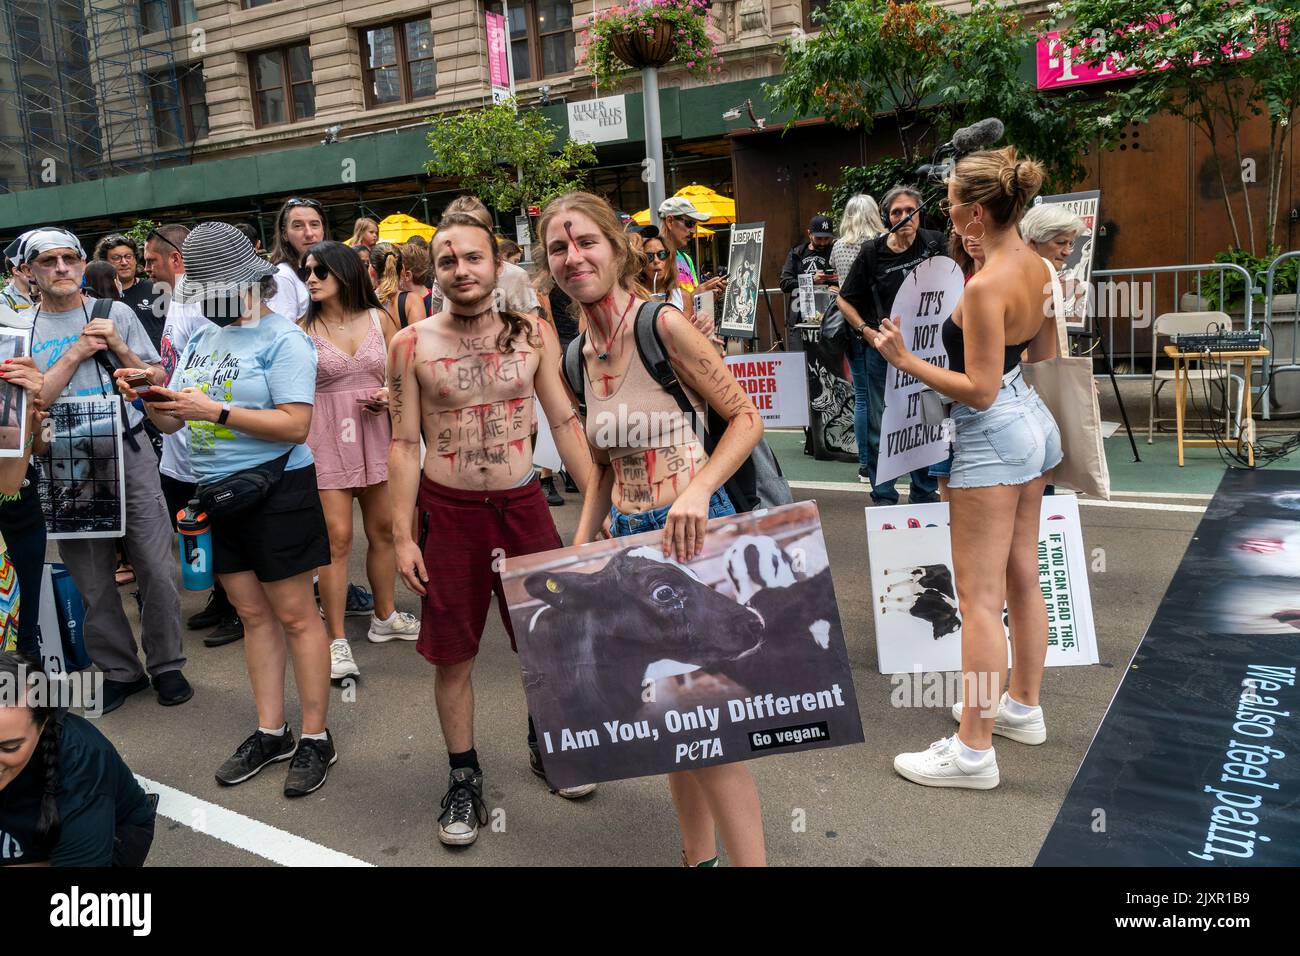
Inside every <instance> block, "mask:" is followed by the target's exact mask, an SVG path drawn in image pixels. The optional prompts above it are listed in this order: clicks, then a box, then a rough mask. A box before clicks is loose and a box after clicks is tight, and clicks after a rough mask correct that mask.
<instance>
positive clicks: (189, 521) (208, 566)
mask: <svg viewBox="0 0 1300 956" xmlns="http://www.w3.org/2000/svg"><path fill="white" fill-rule="evenodd" d="M176 528H177V535H176V538H177V540H178V541H179V543H180V548H181V584H182V585H183V586H184V588H185V590H187V591H210V590H212V583H213V577H212V530H211V526H210V525H209V523H208V515H207V512H205V511H201V510H199V499H198V498H191V499H190V503H189V504H188V505H186V506H185V510H184V511H179V512H177V513H176Z"/></svg>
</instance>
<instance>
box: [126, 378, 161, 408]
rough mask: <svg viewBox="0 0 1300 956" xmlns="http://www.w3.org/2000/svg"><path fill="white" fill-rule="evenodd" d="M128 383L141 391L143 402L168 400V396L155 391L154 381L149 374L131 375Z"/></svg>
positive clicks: (137, 390)
mask: <svg viewBox="0 0 1300 956" xmlns="http://www.w3.org/2000/svg"><path fill="white" fill-rule="evenodd" d="M126 384H128V385H130V386H131V387H132V388H133V389H135V390H136V392H138V393H139V395H140V401H142V402H165V401H167V398H166V396H163V395H159V394H158V393H157V392H155V391H153V382H152V381H151V380H150V378H149V376H148V375H134V376H130V377H128V378H127V380H126Z"/></svg>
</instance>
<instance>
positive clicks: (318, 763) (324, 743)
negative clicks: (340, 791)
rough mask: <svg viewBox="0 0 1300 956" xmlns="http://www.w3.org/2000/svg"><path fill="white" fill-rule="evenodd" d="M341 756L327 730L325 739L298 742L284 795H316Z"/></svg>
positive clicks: (309, 739)
mask: <svg viewBox="0 0 1300 956" xmlns="http://www.w3.org/2000/svg"><path fill="white" fill-rule="evenodd" d="M338 759H339V755H338V752H337V751H336V750H335V749H334V738H333V737H332V736H330V732H329V730H328V729H327V730H326V731H325V739H324V740H317V739H316V738H314V737H303V738H302V739H301V740H299V741H298V749H297V750H296V751H295V752H294V755H293V760H292V761H291V762H290V763H289V774H288V776H286V777H285V778H284V795H285V796H286V797H305V796H307V794H309V793H314V792H315V791H317V790H319V789H320V788H321V787H322V786H324V784H325V778H326V777H328V776H329V772H330V767H332V766H333V765H334V764H336V763H337V762H338Z"/></svg>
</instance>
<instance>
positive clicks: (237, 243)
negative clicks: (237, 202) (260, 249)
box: [175, 222, 275, 302]
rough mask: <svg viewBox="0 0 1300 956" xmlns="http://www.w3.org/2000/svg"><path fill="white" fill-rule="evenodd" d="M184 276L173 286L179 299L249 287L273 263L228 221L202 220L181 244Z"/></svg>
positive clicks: (272, 271)
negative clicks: (263, 256) (262, 255)
mask: <svg viewBox="0 0 1300 956" xmlns="http://www.w3.org/2000/svg"><path fill="white" fill-rule="evenodd" d="M181 255H182V256H184V258H185V278H184V280H183V281H181V282H180V284H179V285H178V286H177V288H176V293H175V298H176V301H178V302H197V301H199V300H201V299H203V298H206V297H210V296H214V295H224V294H227V293H231V292H242V291H244V290H245V289H251V288H253V287H254V286H256V285H257V284H258V283H259V282H261V281H262V280H263V279H265V278H266V277H267V276H273V275H275V266H273V265H271V264H270V263H269V262H267V261H266V260H265V259H263V258H262V257H261V256H259V255H258V254H257V251H256V250H255V249H254V248H253V244H252V243H251V242H249V241H248V239H247V237H245V236H244V234H243V233H242V232H240V231H239V230H238V229H236V228H235V227H234V226H232V225H230V223H228V222H201V223H199V224H198V225H197V226H195V227H194V228H193V229H191V230H190V234H189V235H188V236H187V237H186V239H185V242H184V244H183V245H182V248H181Z"/></svg>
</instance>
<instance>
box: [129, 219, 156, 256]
mask: <svg viewBox="0 0 1300 956" xmlns="http://www.w3.org/2000/svg"><path fill="white" fill-rule="evenodd" d="M158 225H159V223H156V222H154V221H153V220H152V219H137V220H136V221H135V225H133V226H132V227H131V228H130V229H128V230H127V231H126V232H125V233H123V235H125V236H126V237H127V238H128V239H130V240H131V241H133V242H134V243H135V247H136V248H137V249H139V250H140V255H142V256H143V255H144V243H145V240H146V239H147V238H148V237H149V232H150V230H152V229H157V228H158Z"/></svg>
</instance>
